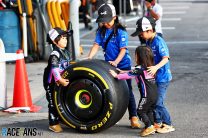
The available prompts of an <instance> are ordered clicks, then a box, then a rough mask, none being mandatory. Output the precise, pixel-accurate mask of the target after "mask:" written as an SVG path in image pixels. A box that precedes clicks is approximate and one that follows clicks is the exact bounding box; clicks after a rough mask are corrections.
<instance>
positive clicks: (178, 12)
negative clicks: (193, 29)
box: [163, 11, 186, 14]
mask: <svg viewBox="0 0 208 138" xmlns="http://www.w3.org/2000/svg"><path fill="white" fill-rule="evenodd" d="M163 14H186V11H166V12H164V13H163Z"/></svg>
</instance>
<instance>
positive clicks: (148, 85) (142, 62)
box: [110, 46, 157, 136]
mask: <svg viewBox="0 0 208 138" xmlns="http://www.w3.org/2000/svg"><path fill="white" fill-rule="evenodd" d="M135 60H136V63H137V66H136V67H135V69H134V70H131V71H129V72H128V73H123V74H121V73H120V74H117V73H116V72H115V71H113V70H110V73H111V75H112V76H113V77H115V78H118V79H119V80H123V79H131V78H136V82H137V84H138V88H139V91H140V100H139V105H138V108H137V113H138V116H139V118H140V119H141V120H142V121H143V122H144V124H145V128H144V130H142V131H141V133H140V135H141V136H147V135H150V134H154V133H155V128H154V127H153V125H154V115H153V111H154V108H155V104H156V99H157V86H156V84H155V79H154V76H151V75H148V73H147V67H149V66H153V65H154V56H153V53H152V50H151V49H150V48H149V47H146V46H139V47H137V48H136V51H135Z"/></svg>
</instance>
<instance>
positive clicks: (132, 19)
mask: <svg viewBox="0 0 208 138" xmlns="http://www.w3.org/2000/svg"><path fill="white" fill-rule="evenodd" d="M139 18H140V17H133V18H130V19H126V22H131V21H136V20H138V19H139Z"/></svg>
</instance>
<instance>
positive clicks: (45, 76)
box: [43, 66, 51, 90]
mask: <svg viewBox="0 0 208 138" xmlns="http://www.w3.org/2000/svg"><path fill="white" fill-rule="evenodd" d="M50 70H51V68H50V66H47V67H45V69H44V72H43V87H44V89H45V90H47V88H48V86H49V83H48V78H49V74H50Z"/></svg>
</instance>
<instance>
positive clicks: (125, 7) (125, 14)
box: [123, 0, 126, 19]
mask: <svg viewBox="0 0 208 138" xmlns="http://www.w3.org/2000/svg"><path fill="white" fill-rule="evenodd" d="M123 5H124V6H123V8H124V19H126V0H124V3H123Z"/></svg>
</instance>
